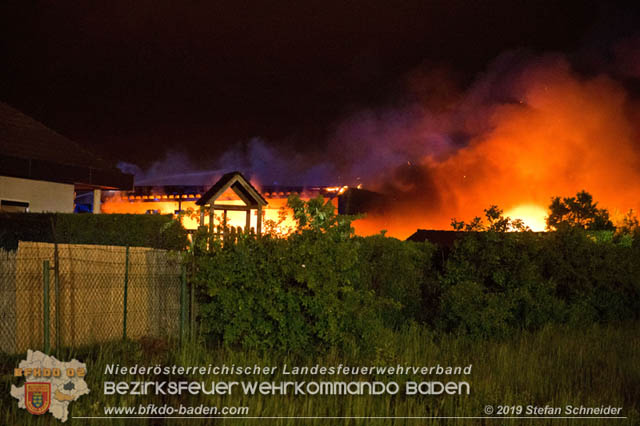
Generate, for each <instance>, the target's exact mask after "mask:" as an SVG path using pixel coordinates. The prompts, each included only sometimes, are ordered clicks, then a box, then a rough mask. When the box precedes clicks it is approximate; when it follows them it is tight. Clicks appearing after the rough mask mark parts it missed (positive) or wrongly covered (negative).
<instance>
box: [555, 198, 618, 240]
mask: <svg viewBox="0 0 640 426" xmlns="http://www.w3.org/2000/svg"><path fill="white" fill-rule="evenodd" d="M562 227H579V228H582V229H587V230H590V231H610V230H614V229H615V227H614V226H613V223H612V222H611V220H610V219H609V212H608V211H607V209H599V208H598V203H594V202H593V197H592V196H591V194H589V193H588V192H586V191H580V192H578V194H577V195H576V196H575V197H565V198H560V197H553V198H552V199H551V205H550V206H549V216H548V217H547V229H549V230H557V229H560V228H562Z"/></svg>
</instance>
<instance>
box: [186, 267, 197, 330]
mask: <svg viewBox="0 0 640 426" xmlns="http://www.w3.org/2000/svg"><path fill="white" fill-rule="evenodd" d="M185 281H186V279H185ZM193 287H194V285H193V280H191V282H190V283H189V292H190V293H191V295H190V299H191V302H190V303H189V339H191V342H193V341H194V340H195V337H196V310H195V309H196V298H195V291H194V289H193Z"/></svg>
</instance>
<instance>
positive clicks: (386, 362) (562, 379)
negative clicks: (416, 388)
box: [0, 322, 640, 426]
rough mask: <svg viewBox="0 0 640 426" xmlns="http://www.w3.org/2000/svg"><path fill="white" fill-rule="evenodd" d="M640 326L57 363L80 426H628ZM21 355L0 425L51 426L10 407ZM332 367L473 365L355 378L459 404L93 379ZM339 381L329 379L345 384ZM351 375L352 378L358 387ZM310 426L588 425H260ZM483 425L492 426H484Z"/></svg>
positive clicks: (636, 410)
mask: <svg viewBox="0 0 640 426" xmlns="http://www.w3.org/2000/svg"><path fill="white" fill-rule="evenodd" d="M639 336H640V323H638V322H633V323H623V324H619V325H615V326H614V325H605V326H601V325H596V324H594V325H591V326H587V327H584V328H580V329H576V328H574V327H567V326H557V325H556V326H545V327H544V328H542V329H541V330H539V331H537V332H533V333H529V332H519V333H517V334H516V335H514V336H513V337H512V338H510V339H509V340H506V341H505V340H499V339H487V340H478V339H471V338H468V337H465V336H455V335H447V334H444V335H443V334H440V333H436V332H433V331H431V330H429V329H427V328H425V327H417V326H413V327H406V328H403V329H400V330H398V331H396V332H395V333H393V334H391V335H389V336H388V338H387V339H386V340H385V342H384V350H383V351H380V352H378V353H376V354H370V353H365V354H363V353H361V352H359V351H340V350H334V351H330V352H327V353H326V354H323V355H319V356H316V355H300V356H295V355H292V354H277V353H275V352H259V351H246V350H238V349H232V348H229V347H227V346H218V345H207V346H203V345H201V344H189V345H186V346H185V347H184V348H182V349H179V348H177V347H175V346H173V345H172V344H171V343H170V342H169V343H168V342H165V341H158V340H151V339H145V340H142V341H136V342H126V343H114V344H111V345H103V346H99V347H92V348H84V349H79V350H69V351H65V352H64V353H62V354H60V359H62V360H69V359H72V358H76V359H79V360H81V361H83V362H85V363H86V364H87V368H88V375H87V377H86V381H87V383H88V386H89V388H90V389H91V393H89V394H88V395H85V396H83V397H81V398H80V399H79V400H78V401H75V402H72V403H71V405H70V419H69V420H68V422H67V423H65V424H69V425H72V426H73V425H84V424H88V423H89V422H95V423H96V424H104V420H100V419H94V420H84V419H75V418H74V417H78V416H104V415H105V414H104V407H108V406H121V407H126V406H138V405H141V404H142V405H147V404H150V403H154V404H158V405H162V404H171V405H174V406H177V405H179V404H180V403H182V404H184V405H193V406H197V405H200V404H204V405H205V406H217V407H224V406H246V407H249V414H248V415H249V416H266V417H268V416H275V417H285V416H298V417H305V416H310V417H317V416H354V417H363V416H369V417H378V416H385V417H388V416H391V417H410V416H425V417H428V416H483V415H484V413H483V409H484V406H485V405H487V404H492V405H494V406H495V405H498V404H504V405H525V406H526V405H529V404H533V405H539V406H545V405H551V406H564V405H566V404H573V405H580V404H582V405H584V406H601V405H605V406H606V405H612V406H614V407H623V412H622V415H624V416H627V417H628V418H627V419H623V420H611V421H610V422H608V423H615V424H616V425H621V426H631V425H637V424H638V423H639V422H640V403H639V401H640V367H639V366H638V362H637V354H638V352H639V351H640V338H639ZM22 357H23V356H15V357H4V358H3V359H1V360H0V371H2V376H0V386H1V387H2V388H3V389H5V391H4V392H1V393H0V406H1V407H2V410H0V424H6V425H25V426H32V425H34V426H35V425H56V424H59V422H58V421H57V420H55V419H54V418H53V417H52V416H51V415H50V414H46V415H43V416H32V415H30V414H28V413H27V412H26V411H25V410H24V409H20V408H18V404H17V403H16V401H15V400H14V399H13V398H12V397H11V396H10V395H9V392H8V389H9V388H10V385H11V384H15V383H16V380H15V378H13V377H12V376H11V372H12V370H13V367H14V366H15V365H17V363H18V362H19V360H20V359H21V358H22ZM110 363H118V364H120V365H122V366H133V365H135V364H139V365H156V364H161V365H174V364H175V365H185V366H189V365H204V366H207V365H209V364H212V365H218V366H219V365H222V364H226V365H231V364H235V365H242V366H246V365H249V366H252V365H254V364H257V365H260V366H276V367H278V370H277V372H276V374H274V375H261V376H256V375H248V376H242V377H238V376H229V375H226V376H201V375H197V374H196V375H190V376H155V375H150V376H131V375H124V376H117V377H115V376H105V375H104V374H103V372H104V371H105V366H106V365H107V364H110ZM316 363H317V364H320V365H325V366H337V365H339V364H343V365H350V366H361V365H381V366H390V365H396V364H398V363H402V364H408V365H416V366H431V365H437V364H440V365H443V366H448V365H468V364H473V369H472V374H471V375H470V376H464V375H458V376H446V377H442V376H435V375H426V376H409V377H407V376H389V375H385V376H380V377H373V376H365V377H362V379H363V380H382V381H389V380H394V381H397V382H398V383H400V384H401V385H402V384H403V383H404V381H405V380H414V381H415V380H425V381H429V380H443V379H445V380H446V381H448V380H454V381H467V382H469V383H470V385H471V393H470V395H468V396H467V395H464V396H450V395H446V396H433V395H424V396H418V395H415V396H407V395H404V392H400V393H399V394H398V395H396V396H394V397H390V396H386V395H373V396H370V395H364V396H319V395H316V396H291V395H289V396H279V395H269V396H265V395H254V396H246V395H243V394H242V393H241V392H238V393H234V394H232V395H197V396H193V395H188V394H187V395H182V396H170V395H164V396H162V395H161V396H156V395H137V396H136V395H123V396H115V395H104V394H103V392H102V386H103V382H104V381H105V380H122V381H126V382H130V381H134V380H157V381H163V380H195V381H201V380H205V381H210V380H213V381H233V380H244V381H275V382H280V381H291V380H298V381H301V380H313V377H315V376H285V375H283V374H282V366H283V365H284V364H287V365H289V366H292V365H301V366H305V365H306V366H312V365H315V364H316ZM332 377H333V378H334V379H335V378H336V376H330V377H329V376H320V377H319V380H332ZM348 377H349V376H339V378H340V379H347V378H348ZM359 377H360V376H358V378H359ZM302 421H304V422H310V423H313V424H322V425H352V426H355V425H369V424H373V423H375V424H381V425H388V424H394V425H408V426H415V425H440V424H465V425H486V424H501V425H502V424H506V425H532V426H536V425H554V426H556V425H563V426H566V425H582V424H599V423H597V422H598V421H597V420H587V421H586V423H585V421H584V420H568V419H557V420H552V421H551V420H522V419H519V420H494V421H487V420H482V419H478V420H464V421H461V420H458V421H453V420H451V421H449V423H445V421H444V420H442V419H396V420H389V419H387V420H383V419H379V420H371V419H362V418H360V419H357V418H356V419H334V420H331V419H321V420H315V421H314V420H309V419H307V420H300V419H270V420H264V422H268V424H270V425H298V424H301V422H302ZM256 422H261V420H259V419H229V418H227V419H225V420H222V419H219V420H212V419H188V420H179V419H174V420H166V421H165V422H163V421H162V420H159V419H138V420H134V419H110V420H109V421H108V424H109V425H114V426H120V425H122V426H128V425H158V424H174V423H180V424H183V423H186V424H189V425H205V424H207V425H208V424H231V425H249V426H255V424H256ZM494 422H495V423H494Z"/></svg>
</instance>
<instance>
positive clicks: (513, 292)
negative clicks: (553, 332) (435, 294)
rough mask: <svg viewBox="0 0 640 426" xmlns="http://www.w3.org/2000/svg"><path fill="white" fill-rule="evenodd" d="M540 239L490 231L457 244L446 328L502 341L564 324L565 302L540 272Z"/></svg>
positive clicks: (447, 279) (445, 300)
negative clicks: (561, 320) (518, 332)
mask: <svg viewBox="0 0 640 426" xmlns="http://www.w3.org/2000/svg"><path fill="white" fill-rule="evenodd" d="M540 238H541V237H539V236H537V235H536V234H534V233H531V232H524V233H504V232H493V231H489V232H477V233H471V234H469V235H468V236H467V237H465V238H464V239H462V240H460V241H459V242H457V243H456V247H455V249H454V251H453V252H452V254H451V256H450V258H449V259H448V261H447V263H446V266H445V271H444V276H443V280H442V281H443V295H442V308H441V309H442V316H441V321H440V326H441V327H442V328H443V329H444V330H447V331H456V332H465V333H469V334H473V335H478V336H482V337H488V336H497V337H502V336H506V335H509V334H511V333H513V332H514V331H515V330H518V329H536V328H539V327H540V326H541V325H543V324H545V323H547V322H551V321H555V320H557V319H559V317H560V315H561V312H562V302H561V301H559V300H557V299H556V298H555V297H554V293H555V288H554V285H553V282H551V281H550V280H547V279H545V278H544V277H543V276H542V274H541V270H540V264H539V259H540V252H541V249H542V246H541V244H540Z"/></svg>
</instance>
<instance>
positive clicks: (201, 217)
mask: <svg viewBox="0 0 640 426" xmlns="http://www.w3.org/2000/svg"><path fill="white" fill-rule="evenodd" d="M200 226H204V206H202V207H200Z"/></svg>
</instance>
